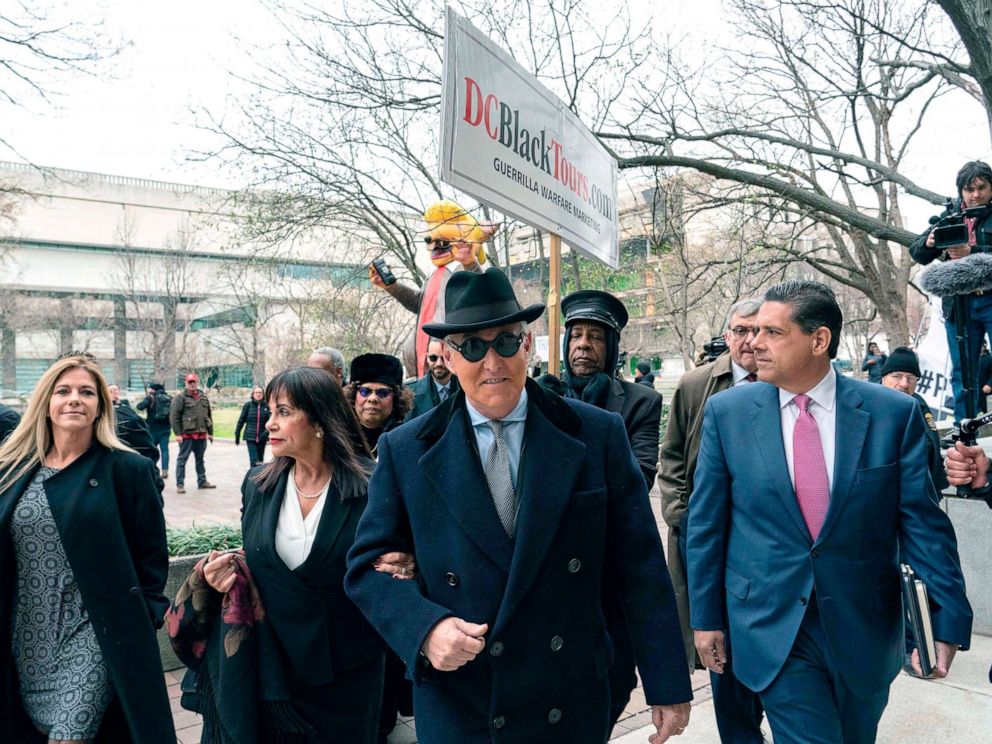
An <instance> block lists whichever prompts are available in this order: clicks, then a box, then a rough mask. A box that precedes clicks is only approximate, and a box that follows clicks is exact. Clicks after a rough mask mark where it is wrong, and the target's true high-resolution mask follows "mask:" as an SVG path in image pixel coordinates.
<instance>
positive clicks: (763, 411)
mask: <svg viewBox="0 0 992 744" xmlns="http://www.w3.org/2000/svg"><path fill="white" fill-rule="evenodd" d="M759 384H761V385H762V390H761V394H760V395H759V396H758V397H757V398H755V401H754V403H755V407H756V408H757V411H756V412H755V415H754V416H752V417H750V422H751V428H752V430H753V432H754V437H755V447H754V451H756V452H757V453H758V454H759V456H760V457H761V459H762V461H763V462H764V465H765V471H766V472H767V473H768V479H769V481H770V482H771V484H772V487H773V488H774V490H775V493H776V494H778V497H779V498H780V499H782V504H783V506H784V507H785V511H786V513H787V514H788V515H789V516H790V517H791V518H792V521H793V522H795V525H796V527H797V528H798V529H799V530H800V531H801V532H802V533H803V534H804V535H805V536H806V539H807V540H808V539H809V529H807V527H806V522H805V520H804V519H803V515H802V512H801V511H799V503H798V502H797V501H796V490H795V489H794V488H793V486H792V480H791V479H790V478H789V464H788V462H787V461H786V459H785V444H784V443H783V441H782V412H781V410H780V407H779V401H778V388H777V387H775V386H774V385H767V384H762V383H752V385H759Z"/></svg>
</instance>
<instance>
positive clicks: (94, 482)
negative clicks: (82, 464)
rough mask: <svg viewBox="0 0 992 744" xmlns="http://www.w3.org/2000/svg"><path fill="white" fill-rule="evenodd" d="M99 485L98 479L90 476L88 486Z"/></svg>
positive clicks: (94, 486)
mask: <svg viewBox="0 0 992 744" xmlns="http://www.w3.org/2000/svg"><path fill="white" fill-rule="evenodd" d="M99 485H100V481H98V480H97V479H96V478H90V486H91V487H93V488H96V487H97V486H99Z"/></svg>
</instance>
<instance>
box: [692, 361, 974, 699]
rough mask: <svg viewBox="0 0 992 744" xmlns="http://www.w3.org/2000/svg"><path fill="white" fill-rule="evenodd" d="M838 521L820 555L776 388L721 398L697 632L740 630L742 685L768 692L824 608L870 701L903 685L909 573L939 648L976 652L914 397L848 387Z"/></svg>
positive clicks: (834, 503) (707, 487)
mask: <svg viewBox="0 0 992 744" xmlns="http://www.w3.org/2000/svg"><path fill="white" fill-rule="evenodd" d="M835 410H836V415H837V419H836V453H835V462H834V477H833V488H832V493H831V497H830V507H829V509H828V511H827V516H826V519H825V521H824V524H823V528H822V529H821V531H820V535H819V538H818V539H817V540H816V542H815V543H814V542H813V540H812V538H811V537H810V534H809V531H808V530H807V528H806V524H805V522H804V521H803V517H802V513H801V512H800V510H799V506H798V504H797V502H796V495H795V491H794V489H793V486H792V481H791V479H790V477H789V470H788V466H787V464H786V460H785V449H784V446H783V443H782V426H781V419H780V409H779V397H778V388H777V387H774V386H772V385H768V384H766V383H756V384H752V385H745V386H743V387H736V388H732V389H730V390H728V391H727V392H725V393H722V394H720V395H717V396H714V397H712V398H710V400H709V402H708V403H707V405H706V411H705V418H704V421H703V431H702V441H701V445H700V448H699V459H698V462H697V465H696V484H695V491H694V492H693V496H692V498H691V499H690V501H689V531H688V538H687V543H688V567H689V597H690V606H691V608H692V609H691V624H692V627H693V628H696V629H699V630H717V629H723V628H729V630H730V636H731V638H732V642H733V654H734V673H735V674H736V675H737V677H738V678H739V679H740V680H741V681H742V682H743V683H744V684H745V685H747V686H748V687H750V688H751V689H753V690H756V691H760V690H762V689H764V688H765V687H767V686H768V685H769V684H770V683H771V682H772V680H773V679H774V678H775V676H776V675H777V674H778V672H779V670H780V669H781V668H782V665H783V663H784V662H785V659H786V657H787V656H788V654H789V651H790V649H791V648H792V645H793V642H794V640H795V638H796V634H797V632H798V630H799V625H800V623H801V622H802V619H803V615H804V614H805V612H806V604H807V601H808V599H809V597H810V595H811V593H812V592H813V588H814V586H815V588H816V600H817V601H818V607H819V610H820V614H821V618H822V623H823V627H824V630H825V632H826V636H827V639H828V642H829V643H830V650H831V652H832V654H833V658H834V659H835V663H836V664H837V665H838V667H839V671H840V673H841V675H842V676H843V678H844V681H845V682H846V684H847V685H848V686H849V687H850V688H851V689H852V690H853V691H854V692H855V693H856V694H860V695H868V694H871V693H873V692H876V691H878V690H879V689H881V688H883V687H885V686H887V685H888V684H890V683H891V681H892V679H893V678H894V677H895V676H896V674H897V673H898V671H899V668H900V664H901V660H902V658H903V652H904V641H903V638H904V630H903V620H902V610H901V607H902V605H901V593H900V582H899V562H900V561H903V562H906V563H909V564H910V565H912V566H913V568H914V569H915V570H916V572H917V573H918V574H919V575H920V577H921V578H922V579H923V580H924V581H925V582H926V584H927V587H928V589H929V592H930V601H931V606H932V612H933V624H934V630H935V634H936V637H937V638H938V639H940V640H943V641H948V642H951V643H957V644H960V645H961V646H962V647H965V648H967V646H968V643H969V639H970V635H971V620H972V614H971V607H970V606H969V604H968V600H967V598H966V597H965V590H964V579H963V577H962V575H961V566H960V563H959V561H958V551H957V543H956V540H955V537H954V530H953V528H952V527H951V524H950V521H949V520H948V519H947V516H946V515H945V514H944V513H943V512H942V511H941V510H940V508H939V506H938V501H937V495H936V492H935V491H934V487H933V483H932V481H931V480H930V474H929V472H928V469H927V451H926V446H927V445H926V432H925V431H924V423H923V419H922V418H921V417H920V415H919V411H918V409H917V406H916V403H915V401H914V400H913V398H912V397H911V396H908V395H904V394H902V393H897V392H896V391H893V390H889V389H887V388H884V387H882V386H881V385H872V384H868V383H864V382H861V381H858V380H851V379H849V378H845V377H842V376H838V377H837V401H836V409H835Z"/></svg>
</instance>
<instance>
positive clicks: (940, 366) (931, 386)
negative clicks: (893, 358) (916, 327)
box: [916, 297, 954, 420]
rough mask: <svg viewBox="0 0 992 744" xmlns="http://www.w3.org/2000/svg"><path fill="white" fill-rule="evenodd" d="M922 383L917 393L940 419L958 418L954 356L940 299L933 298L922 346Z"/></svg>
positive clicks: (920, 345) (920, 356) (919, 350)
mask: <svg viewBox="0 0 992 744" xmlns="http://www.w3.org/2000/svg"><path fill="white" fill-rule="evenodd" d="M916 355H917V356H918V357H919V358H920V373H921V375H920V382H919V384H918V385H917V386H916V393H917V395H919V396H920V397H921V398H923V400H925V401H926V402H927V405H928V406H930V410H931V411H933V412H934V415H935V416H936V417H937V419H938V420H941V419H944V418H953V417H954V391H953V389H952V388H951V354H950V351H949V350H948V348H947V334H946V332H945V330H944V316H943V313H941V311H940V299H939V298H933V297H931V298H930V327H929V328H928V329H927V335H926V336H925V337H924V338H923V340H922V341H921V342H920V343H919V345H918V346H917V349H916Z"/></svg>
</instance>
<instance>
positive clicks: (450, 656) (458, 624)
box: [420, 617, 489, 672]
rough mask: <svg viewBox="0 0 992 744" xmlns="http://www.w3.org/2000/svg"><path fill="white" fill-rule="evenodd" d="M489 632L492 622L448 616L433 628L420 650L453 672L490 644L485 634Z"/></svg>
mask: <svg viewBox="0 0 992 744" xmlns="http://www.w3.org/2000/svg"><path fill="white" fill-rule="evenodd" d="M488 632H489V625H487V624H486V623H483V624H482V625H476V624H475V623H470V622H468V621H467V620H462V619H461V618H458V617H446V618H444V620H442V621H441V622H439V623H438V624H437V625H435V626H434V628H433V630H431V632H430V634H428V636H427V640H426V641H424V646H423V648H421V649H420V650H421V651H423V653H424V656H426V657H427V660H428V661H429V662H430V663H431V666H432V667H434V668H435V669H437V670H438V671H441V672H453V671H454V670H455V669H458V667H461V666H465V665H466V664H467V663H468V662H470V661H472V659H474V658H475V657H476V656H478V655H479V654H481V653H482V649H484V648H485V647H486V639H485V638H483V636H484V635H485V634H486V633H488Z"/></svg>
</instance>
